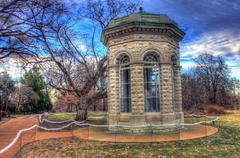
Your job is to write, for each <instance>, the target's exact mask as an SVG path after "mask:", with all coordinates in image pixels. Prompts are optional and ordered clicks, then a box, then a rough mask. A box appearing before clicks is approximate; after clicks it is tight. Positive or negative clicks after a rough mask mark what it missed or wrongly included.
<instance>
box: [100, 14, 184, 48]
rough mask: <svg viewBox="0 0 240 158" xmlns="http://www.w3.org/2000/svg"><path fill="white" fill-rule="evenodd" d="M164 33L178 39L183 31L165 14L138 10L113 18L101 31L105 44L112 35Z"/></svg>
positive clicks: (182, 34) (182, 35) (181, 36)
mask: <svg viewBox="0 0 240 158" xmlns="http://www.w3.org/2000/svg"><path fill="white" fill-rule="evenodd" d="M139 32H141V33H147V32H148V33H152V34H165V35H167V36H169V37H170V38H174V39H176V40H177V41H180V40H181V39H182V38H183V37H184V35H185V33H184V32H183V31H182V30H181V29H180V28H179V27H178V26H177V24H176V23H175V22H174V21H173V20H171V19H170V18H169V17H168V16H167V15H165V14H152V13H145V12H142V11H140V12H138V13H134V14H130V15H128V16H124V17H121V18H117V19H113V20H111V21H110V22H109V24H108V26H107V27H106V28H105V29H104V30H103V32H102V41H103V43H104V44H107V42H108V40H109V39H110V38H113V37H117V36H120V35H121V36H122V35H128V34H131V33H139Z"/></svg>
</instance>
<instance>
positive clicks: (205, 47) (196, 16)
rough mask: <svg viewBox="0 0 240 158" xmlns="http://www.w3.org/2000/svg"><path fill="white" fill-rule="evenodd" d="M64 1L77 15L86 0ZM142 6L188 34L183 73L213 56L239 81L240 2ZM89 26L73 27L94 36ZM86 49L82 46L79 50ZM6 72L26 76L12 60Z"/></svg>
mask: <svg viewBox="0 0 240 158" xmlns="http://www.w3.org/2000/svg"><path fill="white" fill-rule="evenodd" d="M65 2H66V4H67V5H69V7H70V8H71V10H72V12H73V15H76V16H77V12H76V11H75V9H74V8H78V6H77V5H75V4H78V3H82V2H83V1H78V0H71V1H70V0H65ZM72 4H74V5H72ZM142 6H143V9H144V11H145V12H149V13H158V14H167V15H168V16H169V17H170V18H171V19H172V20H174V21H175V22H176V23H177V24H178V25H179V27H180V28H181V29H183V30H184V32H185V33H186V36H185V37H184V39H183V41H182V42H181V44H180V54H181V65H182V67H183V70H184V69H188V68H190V67H192V66H194V62H193V60H192V59H193V58H195V57H197V56H198V55H200V54H202V53H211V54H213V55H221V56H224V58H225V60H226V63H227V64H228V65H229V67H230V68H231V71H232V76H235V77H237V78H238V79H240V0H143V5H142ZM76 21H77V20H76ZM76 21H75V22H76ZM89 25H90V22H89V21H86V20H83V19H82V20H81V21H80V24H79V23H76V24H75V26H74V28H76V29H77V30H78V31H79V32H81V33H83V32H87V33H91V32H92V30H93V29H92V27H89ZM97 34H98V37H99V38H100V35H101V32H98V31H97ZM79 37H80V36H79ZM80 39H81V38H80ZM96 40H97V42H99V39H96ZM98 46H99V50H100V52H105V51H106V49H103V45H102V44H100V43H99V45H98ZM86 47H87V46H85V45H84V44H83V43H81V42H80V43H79V48H80V49H83V50H84V49H86ZM14 62H15V63H14ZM1 69H3V68H0V70H1ZM5 69H7V70H10V71H8V72H9V73H11V76H14V77H15V78H19V77H20V76H21V74H23V72H22V73H19V72H20V69H21V68H20V67H18V66H17V64H16V61H13V60H12V61H11V63H9V64H7V65H6V66H5Z"/></svg>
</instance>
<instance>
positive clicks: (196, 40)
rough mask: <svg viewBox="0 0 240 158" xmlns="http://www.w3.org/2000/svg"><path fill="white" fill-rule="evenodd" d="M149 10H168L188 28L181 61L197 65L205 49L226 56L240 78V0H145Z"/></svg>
mask: <svg viewBox="0 0 240 158" xmlns="http://www.w3.org/2000/svg"><path fill="white" fill-rule="evenodd" d="M143 8H144V11H145V12H150V13H163V14H167V15H168V16H169V17H170V18H171V19H173V20H174V21H175V22H177V24H178V25H179V26H180V27H181V28H182V29H183V30H184V31H185V32H186V36H185V38H184V39H183V41H182V42H181V45H180V46H181V49H180V53H181V65H182V67H183V68H184V69H187V68H188V67H191V66H194V63H193V60H192V58H194V57H196V56H198V55H200V54H201V53H210V54H213V55H221V56H224V58H225V60H226V63H227V64H228V65H229V67H230V68H231V71H232V75H233V76H235V77H237V78H238V79H240V0H144V2H143Z"/></svg>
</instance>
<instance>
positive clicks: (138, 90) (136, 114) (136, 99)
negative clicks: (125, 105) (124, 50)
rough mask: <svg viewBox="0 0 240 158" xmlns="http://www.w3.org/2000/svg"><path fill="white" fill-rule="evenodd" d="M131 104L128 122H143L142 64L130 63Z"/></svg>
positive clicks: (137, 123)
mask: <svg viewBox="0 0 240 158" xmlns="http://www.w3.org/2000/svg"><path fill="white" fill-rule="evenodd" d="M130 67H131V101H132V102H131V104H132V115H131V119H130V122H131V123H132V124H136V125H139V124H144V123H145V117H144V78H143V64H136V63H133V64H131V66H130Z"/></svg>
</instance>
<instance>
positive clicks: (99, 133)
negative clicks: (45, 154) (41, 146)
mask: <svg viewBox="0 0 240 158" xmlns="http://www.w3.org/2000/svg"><path fill="white" fill-rule="evenodd" d="M36 123H37V119H36V118H16V119H11V120H9V121H8V122H6V123H4V124H2V125H0V149H2V148H3V147H5V146H6V145H8V144H9V143H10V142H11V141H12V140H13V139H14V137H15V136H16V134H17V132H18V131H19V130H20V129H23V128H28V127H31V126H32V125H34V124H36ZM217 132H218V129H217V128H215V127H212V126H204V125H195V126H191V127H188V128H187V129H186V130H185V131H182V132H177V133H172V134H171V133H167V134H161V135H156V134H154V135H147V136H146V135H137V136H136V135H127V134H126V135H118V134H111V133H107V132H106V130H102V129H99V128H95V127H84V128H78V129H76V130H74V131H60V132H57V131H56V132H48V131H41V130H36V128H34V129H32V130H30V131H27V132H25V133H24V134H23V135H22V137H21V139H20V140H18V141H17V143H16V144H15V145H13V146H12V147H11V148H10V149H9V150H7V151H5V152H4V153H3V154H0V158H11V157H13V156H14V155H15V154H16V153H17V152H18V151H19V150H20V149H21V147H22V146H23V145H25V144H27V143H29V142H33V141H37V140H43V139H51V138H63V137H71V136H76V137H79V138H80V139H85V140H95V141H109V142H166V141H177V140H188V139H195V138H202V137H206V136H210V135H213V134H215V133H217Z"/></svg>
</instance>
